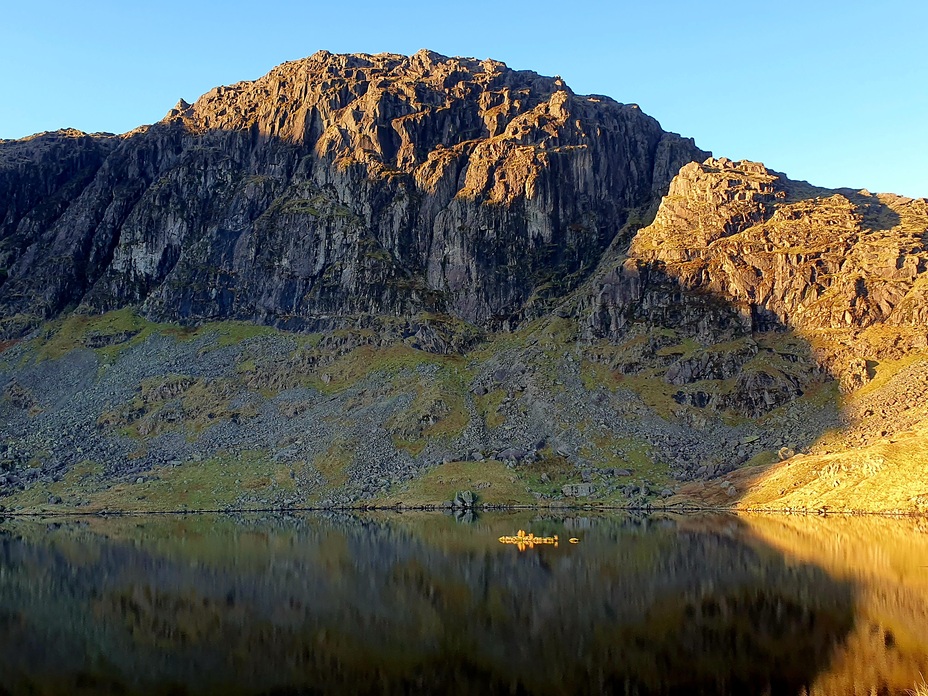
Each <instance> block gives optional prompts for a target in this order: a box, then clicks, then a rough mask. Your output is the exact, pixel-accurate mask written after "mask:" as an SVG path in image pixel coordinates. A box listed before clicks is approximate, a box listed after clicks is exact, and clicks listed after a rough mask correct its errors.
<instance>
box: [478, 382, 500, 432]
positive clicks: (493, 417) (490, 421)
mask: <svg viewBox="0 0 928 696" xmlns="http://www.w3.org/2000/svg"><path fill="white" fill-rule="evenodd" d="M505 398H506V392H505V391H504V390H503V389H494V390H493V391H491V392H487V393H486V394H484V395H482V396H475V397H474V403H475V404H476V405H477V411H478V412H479V413H480V415H481V416H483V420H484V422H485V423H486V424H487V427H488V428H490V429H493V428H498V427H499V426H501V425H502V424H503V423H504V422H505V421H506V415H505V414H504V413H501V412H500V407H501V406H502V405H503V399H505Z"/></svg>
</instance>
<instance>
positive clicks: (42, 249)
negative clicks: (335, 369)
mask: <svg viewBox="0 0 928 696" xmlns="http://www.w3.org/2000/svg"><path fill="white" fill-rule="evenodd" d="M50 142H52V143H54V144H55V147H57V148H58V150H56V151H55V152H54V153H52V154H49V151H48V148H47V147H46V144H47V143H50ZM33 144H38V145H42V147H41V148H40V147H33ZM705 156H706V153H704V152H702V151H701V150H699V149H697V148H696V147H695V145H694V144H693V143H692V141H691V140H688V139H684V138H681V137H679V136H677V135H674V134H668V133H665V132H664V131H662V130H661V128H660V126H659V125H658V123H657V122H656V121H655V120H654V119H652V118H650V117H648V116H646V115H644V114H643V113H642V112H641V111H640V110H639V109H638V107H637V106H635V105H623V104H619V103H617V102H615V101H613V100H611V99H609V98H607V97H599V96H579V95H576V94H574V93H573V92H572V91H571V90H570V89H569V88H568V87H567V86H566V85H565V84H564V83H563V82H562V81H561V80H560V79H559V78H549V77H542V76H539V75H537V74H535V73H533V72H527V71H513V70H510V69H508V68H507V67H506V66H505V65H503V64H502V63H499V62H496V61H492V60H486V61H477V60H473V59H464V58H446V57H444V56H440V55H437V54H435V53H431V52H429V51H420V52H419V53H417V54H415V55H414V56H411V57H404V56H398V55H390V54H380V55H373V56H372V55H333V54H330V53H327V52H320V53H317V54H315V55H313V56H311V57H310V58H307V59H304V60H300V61H295V62H291V63H285V64H283V65H281V66H279V67H277V68H275V69H274V70H272V71H271V72H270V73H268V74H267V75H266V76H264V77H262V78H260V79H258V80H256V81H254V82H241V83H238V84H236V85H232V86H230V87H218V88H216V89H214V90H212V91H211V92H209V93H207V94H205V95H203V96H202V97H201V98H200V99H199V100H197V101H196V102H195V103H194V104H192V105H191V104H188V103H186V102H184V101H183V100H181V101H180V102H179V103H178V104H177V106H176V107H175V108H174V109H172V110H171V111H170V112H169V113H168V115H167V116H166V117H165V118H164V119H163V120H162V121H161V122H159V123H157V124H155V125H153V126H149V127H144V128H140V129H137V130H136V131H133V132H131V133H128V134H126V135H123V136H119V137H113V136H105V137H98V136H84V135H83V134H77V133H73V132H67V133H64V132H63V133H58V134H46V135H43V136H38V137H36V138H34V139H32V140H27V141H17V142H4V143H2V144H0V176H2V177H4V178H3V179H2V182H3V185H2V186H0V220H2V221H3V227H2V238H0V260H3V264H2V268H3V269H4V271H3V272H4V273H5V274H6V275H7V276H8V277H7V278H6V280H5V282H4V283H3V285H2V286H0V314H2V317H3V321H4V329H3V331H4V333H5V334H7V335H13V334H17V333H21V332H22V331H23V330H24V329H26V328H28V327H29V326H32V325H34V324H35V323H36V322H38V321H40V320H42V319H45V318H48V317H51V316H54V315H56V314H58V313H59V312H61V311H62V310H63V309H65V308H67V307H71V306H74V305H78V304H83V305H84V306H87V307H89V308H93V309H96V310H103V309H111V308H115V307H120V306H124V305H127V304H142V305H143V307H144V309H145V311H146V312H147V313H148V314H149V315H150V316H153V317H155V318H158V319H171V320H182V321H199V320H208V319H219V318H226V317H235V318H242V319H248V320H253V321H258V322H263V323H270V324H275V325H279V326H283V327H287V328H304V329H305V328H310V329H312V328H325V327H332V326H338V325H342V324H344V323H345V322H346V321H349V320H351V319H353V318H355V317H357V316H359V315H365V314H374V315H412V314H416V313H418V312H438V313H446V314H450V315H452V316H455V317H458V318H460V319H463V320H465V321H467V322H471V323H474V324H477V325H480V326H484V327H487V328H498V327H507V326H511V325H513V324H514V323H517V322H519V321H520V320H522V319H523V318H524V317H526V316H531V315H532V314H533V313H534V314H537V313H538V312H539V311H542V310H543V309H544V308H545V307H546V306H547V305H546V301H547V300H549V299H551V298H561V297H563V296H564V295H565V293H566V292H568V291H569V290H571V289H572V288H574V287H576V286H577V285H578V284H579V282H580V281H581V280H582V279H583V278H584V277H585V276H586V275H588V273H589V272H590V271H591V270H592V269H593V268H594V267H595V266H596V264H597V263H598V262H599V260H600V256H601V254H602V252H603V251H604V250H605V249H606V247H607V246H608V245H609V244H610V243H611V242H612V241H613V239H614V238H615V237H616V234H617V233H618V232H619V231H620V229H621V228H622V226H623V225H624V223H625V222H626V220H627V219H628V216H629V213H630V212H631V211H639V210H647V209H649V208H650V207H652V206H653V205H655V204H656V202H657V200H658V199H659V196H660V194H661V193H663V191H664V190H665V188H666V186H667V185H668V184H669V182H670V180H671V178H672V177H673V176H674V175H675V174H676V172H677V171H678V170H679V168H680V167H681V166H682V165H684V164H685V163H687V162H689V161H691V160H702V159H704V158H705ZM27 170H28V173H27V174H26V175H23V174H22V172H23V171H27ZM16 177H19V178H16ZM37 191H39V192H41V195H40V196H39V195H38V194H36V192H37ZM24 192H31V193H30V194H29V195H26V193H24ZM36 196H38V198H37V197H36ZM40 199H41V200H40ZM49 201H56V203H55V204H54V205H51V204H50V203H49ZM50 205H51V207H52V208H53V210H52V211H51V212H49V213H47V214H46V213H45V212H43V211H44V210H45V208H47V207H48V206H50Z"/></svg>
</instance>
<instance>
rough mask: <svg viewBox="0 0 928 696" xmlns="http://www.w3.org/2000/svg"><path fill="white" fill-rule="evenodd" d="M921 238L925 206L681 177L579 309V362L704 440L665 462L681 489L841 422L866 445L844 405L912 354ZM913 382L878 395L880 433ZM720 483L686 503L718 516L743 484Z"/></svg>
mask: <svg viewBox="0 0 928 696" xmlns="http://www.w3.org/2000/svg"><path fill="white" fill-rule="evenodd" d="M926 228H928V206H926V202H925V201H910V200H909V199H902V198H900V197H896V196H892V195H881V196H873V195H871V194H869V193H867V192H856V193H851V192H836V191H828V190H824V189H818V188H815V187H812V186H809V185H808V184H805V183H804V182H792V181H789V180H787V179H785V178H783V177H782V176H781V175H778V174H776V173H774V172H769V171H768V170H766V169H765V168H764V167H763V166H762V165H758V164H754V163H747V162H730V161H729V160H725V159H724V158H723V159H721V160H714V159H709V160H707V161H706V162H705V163H703V164H702V165H697V164H695V163H694V164H690V165H687V166H685V167H684V168H683V169H682V170H681V172H680V174H679V175H678V176H677V178H676V179H674V182H673V183H672V185H671V187H670V191H669V193H668V195H667V196H666V197H665V198H664V199H663V201H662V203H661V207H660V209H659V210H658V212H657V215H656V217H655V219H654V221H653V222H652V223H651V224H650V225H648V226H647V227H644V228H642V229H641V230H639V231H638V233H637V235H636V236H635V237H634V239H633V240H632V243H631V246H630V249H629V251H628V254H627V255H620V256H618V258H617V260H616V259H614V260H612V261H611V262H610V263H606V264H604V265H603V266H601V269H600V270H599V271H598V272H597V274H596V276H595V277H594V280H593V282H592V283H591V284H590V286H588V287H589V288H590V289H588V290H587V291H586V294H585V296H584V298H583V299H581V301H580V303H579V306H578V310H577V312H578V314H579V315H580V316H581V317H584V318H585V319H584V320H585V327H584V330H583V337H584V338H585V339H586V340H587V341H588V342H589V344H590V349H589V351H588V354H589V356H590V358H591V359H592V360H593V361H594V362H597V363H599V364H601V365H603V366H604V367H606V368H608V369H609V370H610V371H611V374H612V377H611V379H612V382H613V385H614V386H625V387H627V388H630V389H632V390H633V391H636V392H637V393H638V394H639V396H640V397H641V398H643V399H644V400H645V401H646V402H647V403H648V404H649V405H650V406H651V407H652V408H654V409H655V410H656V411H657V412H658V413H661V414H662V415H664V416H665V417H667V418H669V419H673V420H676V421H677V422H681V423H683V424H685V425H688V426H690V427H691V428H693V429H694V430H695V431H696V432H697V433H699V432H700V431H701V432H702V433H703V435H704V436H705V437H706V438H707V439H709V440H711V441H712V442H714V443H716V444H717V446H718V452H717V455H716V456H714V457H708V458H706V459H705V460H703V461H693V459H692V458H691V457H689V456H688V453H687V452H686V451H680V452H678V453H675V454H673V455H671V458H672V461H671V465H672V466H673V465H676V467H677V468H678V469H682V472H681V477H682V478H684V479H687V478H697V479H698V478H703V479H704V478H712V477H715V476H719V475H722V474H727V473H729V472H731V471H733V470H734V469H736V468H737V467H738V466H741V465H743V464H769V463H771V462H772V461H775V460H776V459H777V458H780V459H787V458H789V457H791V456H793V454H795V453H801V452H804V451H808V448H809V447H812V446H813V445H815V444H816V443H817V442H819V441H820V439H821V438H822V436H823V435H825V434H826V433H828V431H831V430H833V429H835V428H838V427H842V426H847V425H848V424H850V425H852V426H855V427H857V430H856V432H857V433H858V435H859V436H860V438H861V441H862V442H864V441H870V440H872V439H873V436H874V434H877V436H880V435H886V434H887V433H886V432H885V431H882V432H881V429H880V427H879V426H878V425H877V424H876V423H874V424H873V427H869V428H868V427H865V426H863V425H861V424H862V422H863V421H864V420H866V417H867V415H868V411H867V409H865V408H857V407H849V406H848V403H847V401H846V396H845V395H847V394H854V393H855V392H857V391H858V390H860V388H861V387H862V386H864V385H865V384H867V383H868V382H870V381H871V380H873V378H874V377H875V376H876V375H877V374H878V373H879V374H881V375H883V376H886V375H887V374H890V373H892V372H893V371H895V370H896V367H895V366H894V364H893V363H894V361H898V360H900V359H901V358H903V357H904V356H906V355H907V354H908V353H910V352H911V351H917V350H920V349H923V348H924V347H925V339H926V336H925V332H924V329H923V326H922V325H920V323H919V317H920V315H921V312H922V311H923V310H924V307H925V303H924V297H923V293H922V292H921V291H920V284H921V281H922V276H921V274H922V273H924V271H925V270H926V267H928V253H926V249H925V245H924V242H923V239H922V235H923V232H924V230H925V229H926ZM898 381H899V380H897V382H898ZM877 382H879V380H877ZM874 384H876V382H874ZM912 385H913V387H917V388H913V389H907V390H903V391H904V392H905V393H904V394H899V393H897V394H896V397H897V398H896V399H895V400H894V401H893V400H891V399H890V400H887V399H883V401H884V402H887V401H892V403H883V404H882V407H881V408H880V411H881V416H882V420H881V421H880V423H881V424H882V426H885V427H887V428H890V429H892V428H893V426H894V425H895V426H897V427H898V426H899V425H900V423H901V421H899V420H898V419H897V420H896V421H894V417H895V416H899V415H900V414H902V413H903V412H906V411H907V410H909V409H910V408H912V407H914V406H916V405H917V404H919V403H921V400H922V399H923V395H924V392H925V389H922V388H921V387H924V386H925V385H923V384H922V383H921V382H920V381H918V380H915V381H914V382H912ZM839 388H840V391H839ZM880 389H882V386H881V387H880ZM872 391H873V392H876V391H877V389H873V390H872ZM884 391H885V390H884ZM896 391H897V392H898V391H899V390H898V389H897V390H896ZM862 393H865V392H862ZM880 393H882V392H880ZM900 396H901V397H903V398H898V397H900ZM867 398H871V396H870V394H868V395H867ZM869 415H872V409H871V410H870V413H869ZM909 415H911V414H909ZM905 418H908V416H906V417H905ZM905 418H903V420H905ZM910 420H911V418H908V420H906V423H908V421H910ZM831 439H832V440H834V439H835V438H833V437H832V438H831ZM858 444H859V443H858ZM831 446H835V445H834V443H832V444H831ZM753 471H754V472H755V473H754V474H753V475H757V470H756V469H755V470H753ZM732 483H733V482H732V481H729V480H727V479H726V480H724V484H725V485H724V486H722V487H721V489H715V490H712V491H702V492H701V493H703V494H704V496H705V497H706V498H710V499H711V500H707V502H713V503H723V502H725V503H728V504H731V503H733V502H736V501H737V500H738V499H739V498H740V497H741V496H742V495H743V494H744V493H745V489H746V488H750V486H751V484H752V478H751V476H749V475H747V474H741V475H740V478H739V480H738V482H737V483H738V485H737V486H733V485H732ZM692 492H693V488H692V487H690V489H689V494H692Z"/></svg>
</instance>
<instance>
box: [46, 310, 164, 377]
mask: <svg viewBox="0 0 928 696" xmlns="http://www.w3.org/2000/svg"><path fill="white" fill-rule="evenodd" d="M166 326H167V325H158V324H154V323H152V322H149V321H148V320H146V319H144V318H142V317H140V316H139V315H138V314H137V313H136V312H135V310H133V309H132V308H128V307H127V308H124V309H119V310H116V311H113V312H107V313H105V314H97V315H89V314H70V315H68V316H67V317H66V318H65V319H57V320H55V321H52V322H49V323H47V324H46V325H45V327H44V328H43V329H42V330H41V332H40V333H39V336H38V337H37V338H35V339H33V341H34V345H35V348H36V352H35V355H36V359H37V360H55V359H57V358H60V357H62V356H64V355H65V354H67V353H69V352H71V351H72V350H75V349H76V348H92V349H93V350H94V351H95V352H96V353H97V355H99V356H100V358H101V360H103V362H104V363H112V362H115V360H116V358H117V357H119V354H120V353H121V352H122V351H124V350H125V349H126V348H129V347H130V346H133V345H136V344H138V343H141V342H142V341H143V340H145V339H146V338H148V337H149V336H150V335H151V334H153V333H155V332H156V331H157V330H158V329H159V328H162V327H166Z"/></svg>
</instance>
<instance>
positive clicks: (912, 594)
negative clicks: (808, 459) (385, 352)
mask: <svg viewBox="0 0 928 696" xmlns="http://www.w3.org/2000/svg"><path fill="white" fill-rule="evenodd" d="M863 523H869V521H867V520H855V519H844V520H831V519H828V520H808V519H797V520H792V519H789V518H760V519H758V520H756V519H754V518H734V517H712V516H681V517H673V518H671V517H665V518H653V517H652V518H635V517H627V516H626V517H620V516H611V517H595V518H580V517H573V518H569V517H568V518H564V517H547V516H545V515H543V514H538V513H534V512H531V513H530V512H524V513H520V514H494V515H483V516H481V517H480V518H478V519H476V520H475V521H474V522H473V523H472V524H459V523H457V522H456V521H455V520H454V518H452V517H446V516H443V515H440V514H437V513H435V514H428V513H407V514H403V515H391V516H363V517H354V516H348V515H344V516H342V515H306V516H293V517H290V516H288V517H240V518H231V517H221V516H215V517H214V516H190V517H151V518H116V519H113V518H110V519H98V518H89V519H84V520H81V521H74V520H68V521H59V522H56V523H53V524H45V523H41V524H40V523H38V522H35V521H29V520H15V521H14V520H6V521H5V522H3V523H2V524H0V684H2V685H0V694H3V693H11V694H19V693H36V694H45V693H48V694H53V693H114V694H116V693H119V694H133V693H146V694H148V693H164V694H182V693H190V694H201V693H222V694H255V693H267V694H271V693H273V694H290V693H397V694H399V693H409V692H419V693H449V694H455V693H460V694H465V693H477V692H482V693H506V694H523V693H538V694H573V693H632V694H634V693H640V694H652V693H654V694H668V693H679V694H684V693H686V694H691V693H705V694H709V693H712V694H715V693H731V694H761V693H770V694H800V693H810V694H816V693H821V694H827V693H836V694H842V693H855V692H856V693H863V694H869V693H871V692H875V693H904V691H905V689H907V688H912V687H913V686H914V685H915V684H916V683H917V682H918V681H919V672H920V671H921V672H922V673H925V674H928V635H926V634H928V611H926V608H928V569H923V571H922V575H919V574H918V572H917V570H916V569H917V568H918V567H919V565H928V539H926V537H928V534H925V533H924V531H920V528H919V527H918V525H917V523H915V522H912V521H911V520H909V521H896V520H884V521H883V523H885V524H884V526H882V527H879V528H874V529H869V530H867V529H864V528H863V527H861V526H860V525H861V524H863ZM855 524H856V525H858V526H856V527H855ZM893 525H895V526H893ZM513 529H523V530H525V529H530V530H531V531H532V533H534V534H535V535H536V536H537V537H542V538H544V537H554V536H555V535H557V536H558V537H559V538H560V539H569V538H579V540H580V542H581V543H579V544H560V545H558V546H556V547H555V546H554V545H553V544H538V545H535V546H534V547H533V548H532V550H531V552H530V553H522V552H520V551H519V550H518V549H517V548H516V546H515V545H507V544H501V543H500V542H499V538H500V537H505V536H509V535H511V534H512V530H513ZM885 539H889V540H890V541H889V542H888V543H890V544H891V545H892V548H891V549H890V548H886V547H885V543H886V542H885ZM903 549H904V550H903ZM920 554H921V555H920Z"/></svg>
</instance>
